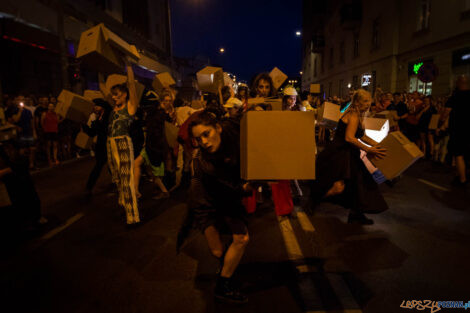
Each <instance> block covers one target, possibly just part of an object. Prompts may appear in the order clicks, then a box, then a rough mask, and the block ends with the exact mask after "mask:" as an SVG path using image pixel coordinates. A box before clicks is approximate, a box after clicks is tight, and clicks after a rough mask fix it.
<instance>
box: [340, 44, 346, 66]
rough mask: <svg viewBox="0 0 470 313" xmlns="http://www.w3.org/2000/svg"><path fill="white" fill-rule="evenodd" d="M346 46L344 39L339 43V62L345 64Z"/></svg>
mask: <svg viewBox="0 0 470 313" xmlns="http://www.w3.org/2000/svg"><path fill="white" fill-rule="evenodd" d="M344 50H345V48H344V41H342V42H341V44H340V45H339V63H341V64H344V53H345V51H344Z"/></svg>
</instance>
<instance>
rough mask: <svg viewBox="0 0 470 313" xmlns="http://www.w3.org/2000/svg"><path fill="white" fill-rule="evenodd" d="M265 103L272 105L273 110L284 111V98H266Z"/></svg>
mask: <svg viewBox="0 0 470 313" xmlns="http://www.w3.org/2000/svg"><path fill="white" fill-rule="evenodd" d="M264 103H266V104H268V105H270V106H271V110H272V111H282V99H279V98H274V99H273V98H266V99H265V101H264Z"/></svg>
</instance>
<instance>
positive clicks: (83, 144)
mask: <svg viewBox="0 0 470 313" xmlns="http://www.w3.org/2000/svg"><path fill="white" fill-rule="evenodd" d="M93 141H94V139H93V138H92V137H90V136H88V135H87V134H86V133H84V132H79V133H78V134H77V137H75V145H76V146H77V147H79V148H81V149H84V150H90V149H91V146H92V145H93Z"/></svg>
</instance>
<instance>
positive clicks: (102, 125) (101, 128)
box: [83, 99, 112, 193]
mask: <svg viewBox="0 0 470 313" xmlns="http://www.w3.org/2000/svg"><path fill="white" fill-rule="evenodd" d="M93 102H94V103H95V106H96V111H97V112H99V113H98V117H97V118H96V120H94V121H93V122H92V123H91V126H90V127H88V126H87V125H84V126H83V131H84V132H85V133H86V134H87V135H88V136H90V137H95V136H98V137H97V141H96V146H95V159H96V163H95V166H94V167H93V169H92V170H91V173H90V176H89V177H88V181H87V183H86V190H87V191H88V192H89V193H91V192H92V190H93V187H94V186H95V184H96V181H97V180H98V177H99V176H100V173H101V170H102V169H103V167H104V166H105V165H106V163H107V162H108V156H107V152H106V141H107V139H108V123H109V114H110V113H111V111H112V107H111V105H109V103H108V102H106V101H105V100H103V99H94V100H93Z"/></svg>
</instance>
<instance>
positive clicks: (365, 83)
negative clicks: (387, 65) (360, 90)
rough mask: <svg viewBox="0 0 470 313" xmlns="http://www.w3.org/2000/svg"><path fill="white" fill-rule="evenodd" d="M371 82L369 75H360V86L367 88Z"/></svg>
mask: <svg viewBox="0 0 470 313" xmlns="http://www.w3.org/2000/svg"><path fill="white" fill-rule="evenodd" d="M371 80H372V75H371V74H364V75H362V80H361V86H369V85H370V83H371Z"/></svg>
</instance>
